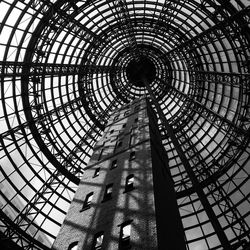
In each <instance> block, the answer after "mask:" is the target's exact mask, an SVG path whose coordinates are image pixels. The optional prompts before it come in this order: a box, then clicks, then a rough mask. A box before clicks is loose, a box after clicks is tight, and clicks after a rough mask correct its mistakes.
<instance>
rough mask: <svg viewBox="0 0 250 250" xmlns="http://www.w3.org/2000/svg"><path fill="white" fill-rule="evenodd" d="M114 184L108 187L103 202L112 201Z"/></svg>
mask: <svg viewBox="0 0 250 250" xmlns="http://www.w3.org/2000/svg"><path fill="white" fill-rule="evenodd" d="M112 189H113V183H111V184H109V185H107V186H106V189H105V193H104V196H103V201H107V200H110V199H111V198H112Z"/></svg>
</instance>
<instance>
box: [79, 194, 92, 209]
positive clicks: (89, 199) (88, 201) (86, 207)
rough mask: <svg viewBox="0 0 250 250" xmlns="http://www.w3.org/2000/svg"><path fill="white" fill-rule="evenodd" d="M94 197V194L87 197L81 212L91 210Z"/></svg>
mask: <svg viewBox="0 0 250 250" xmlns="http://www.w3.org/2000/svg"><path fill="white" fill-rule="evenodd" d="M93 196H94V192H91V193H89V194H87V195H86V198H85V201H84V203H83V206H82V210H81V211H83V210H86V209H88V208H90V204H91V202H92V199H93Z"/></svg>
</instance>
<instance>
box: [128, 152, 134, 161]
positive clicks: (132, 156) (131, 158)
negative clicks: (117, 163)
mask: <svg viewBox="0 0 250 250" xmlns="http://www.w3.org/2000/svg"><path fill="white" fill-rule="evenodd" d="M134 159H135V151H132V152H131V153H130V156H129V160H130V161H132V160H134Z"/></svg>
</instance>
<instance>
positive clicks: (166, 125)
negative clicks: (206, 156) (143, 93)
mask: <svg viewBox="0 0 250 250" xmlns="http://www.w3.org/2000/svg"><path fill="white" fill-rule="evenodd" d="M143 82H144V84H145V86H146V88H147V90H148V93H149V95H150V97H151V99H152V101H153V103H154V105H155V108H156V110H157V112H158V115H159V118H160V120H161V122H162V124H163V126H164V128H165V129H166V131H167V132H168V135H169V137H170V138H171V141H172V143H173V144H174V147H175V149H176V151H177V153H178V155H179V157H180V159H181V162H182V164H183V166H184V168H185V170H186V171H187V174H188V176H189V178H190V180H191V182H192V185H193V187H194V190H195V191H196V193H197V195H198V197H199V199H200V201H201V204H202V205H203V207H204V210H205V211H206V213H207V215H208V217H209V219H210V221H211V223H212V225H213V227H214V230H215V231H216V233H217V236H218V238H219V240H220V242H221V244H222V246H223V247H224V248H225V249H227V250H230V249H231V246H230V242H229V241H228V239H227V236H226V234H225V232H224V231H223V228H222V227H221V225H220V223H219V221H218V219H217V217H216V214H215V213H214V211H213V209H212V207H211V205H210V204H209V201H208V199H207V197H206V195H205V193H204V191H203V189H202V187H201V185H200V183H199V181H198V180H197V178H196V176H195V174H194V172H193V171H192V167H191V165H190V163H189V161H188V159H187V157H186V155H185V153H184V151H183V150H182V148H181V145H180V143H179V142H178V139H177V138H176V136H175V134H174V130H173V128H172V127H171V125H170V124H169V123H168V121H167V119H166V117H165V115H164V113H163V112H162V110H161V108H160V105H159V104H158V102H157V100H156V98H155V96H154V93H153V91H152V90H151V88H150V85H149V83H148V80H147V79H146V78H145V77H144V78H143Z"/></svg>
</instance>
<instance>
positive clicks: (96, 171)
mask: <svg viewBox="0 0 250 250" xmlns="http://www.w3.org/2000/svg"><path fill="white" fill-rule="evenodd" d="M99 174H100V168H97V169H96V170H95V173H94V175H93V178H94V177H97V176H99Z"/></svg>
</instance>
